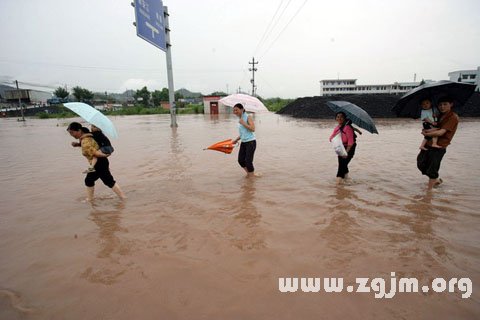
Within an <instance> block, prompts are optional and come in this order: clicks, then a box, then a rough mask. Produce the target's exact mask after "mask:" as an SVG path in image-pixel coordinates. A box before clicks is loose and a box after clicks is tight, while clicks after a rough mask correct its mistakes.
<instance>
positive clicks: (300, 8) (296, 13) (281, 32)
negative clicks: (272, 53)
mask: <svg viewBox="0 0 480 320" xmlns="http://www.w3.org/2000/svg"><path fill="white" fill-rule="evenodd" d="M307 1H308V0H305V1H304V2H303V4H302V5H301V6H300V7H299V8H298V10H297V12H295V14H294V15H293V17H292V18H291V19H290V21H288V23H287V24H286V25H285V27H284V28H283V29H282V31H280V33H279V34H278V36H277V37H276V38H275V40H273V42H272V43H271V44H270V46H269V47H268V49H267V50H265V52H264V53H263V54H262V56H261V58H263V57H264V56H265V55H266V54H267V52H268V51H269V50H270V49H271V48H272V46H273V45H274V44H275V42H277V40H278V38H280V36H281V35H282V34H283V32H284V31H285V30H286V29H287V27H288V26H289V25H290V23H292V21H293V19H295V17H296V16H297V15H298V13H299V12H300V10H302V8H303V7H304V6H305V4H306V3H307Z"/></svg>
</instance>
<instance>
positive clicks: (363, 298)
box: [0, 114, 480, 319]
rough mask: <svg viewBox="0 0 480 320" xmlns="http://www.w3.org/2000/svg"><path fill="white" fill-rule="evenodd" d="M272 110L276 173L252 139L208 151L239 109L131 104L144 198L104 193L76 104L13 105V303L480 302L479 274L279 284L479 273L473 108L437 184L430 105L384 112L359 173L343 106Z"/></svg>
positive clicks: (6, 179)
mask: <svg viewBox="0 0 480 320" xmlns="http://www.w3.org/2000/svg"><path fill="white" fill-rule="evenodd" d="M255 121H256V124H257V126H256V127H257V128H256V135H257V139H258V148H257V151H256V154H255V166H256V168H258V170H259V171H260V172H262V176H261V177H259V178H253V179H246V178H245V177H244V175H245V173H244V171H243V170H242V169H241V168H240V167H239V166H238V164H237V161H236V155H237V154H236V153H237V152H238V150H235V151H234V152H233V153H232V154H231V155H226V154H223V153H219V152H214V151H208V150H207V151H204V150H203V148H205V147H206V146H208V145H211V144H212V143H213V142H216V141H221V140H224V139H228V138H232V137H234V136H236V135H237V122H238V119H237V118H236V117H234V116H232V115H218V116H211V115H195V116H193V115H192V116H182V117H180V118H179V127H178V128H170V119H169V116H168V115H166V116H132V117H116V118H113V122H114V123H115V125H116V127H117V130H118V132H119V134H120V139H117V140H115V141H112V142H113V143H114V146H115V150H116V151H115V154H113V155H112V157H111V161H110V163H111V170H112V174H113V175H114V177H115V179H116V180H117V181H118V182H119V183H120V185H121V186H122V189H124V191H125V193H126V195H127V196H128V200H127V201H126V202H124V203H122V202H120V201H118V200H117V199H116V197H115V196H114V195H113V194H112V192H111V191H110V190H109V189H108V188H106V187H105V186H104V185H102V184H101V183H97V185H96V197H97V198H96V201H95V202H94V204H93V206H90V205H89V204H88V203H84V202H82V201H81V200H82V199H83V198H84V196H83V195H84V192H85V190H84V185H83V179H84V176H82V174H81V171H83V169H84V166H85V159H84V158H83V157H82V156H81V154H80V152H79V150H77V149H73V148H71V147H70V145H69V144H70V142H71V138H70V137H69V136H68V134H67V133H66V131H65V125H66V123H67V122H68V121H63V120H52V119H50V120H28V121H27V122H26V123H17V122H16V121H10V120H9V119H0V149H1V150H3V152H2V153H0V182H1V193H0V208H2V209H1V213H0V234H2V241H1V243H0V257H1V258H2V263H1V264H0V306H1V309H0V318H2V319H3V318H6V319H10V318H13V319H15V317H17V318H25V319H29V318H32V319H85V318H89V319H96V318H110V319H160V318H164V319H194V318H200V317H203V318H206V319H214V318H215V319H231V318H241V319H246V318H250V319H257V318H258V319H260V318H268V319H292V318H299V319H317V318H318V315H319V314H322V315H325V317H326V318H353V319H355V318H382V319H384V318H394V319H402V318H439V319H442V318H456V319H472V318H478V316H479V315H480V298H479V297H480V296H479V294H478V293H477V292H478V290H477V291H475V290H473V295H472V298H470V299H468V300H461V299H460V298H459V295H457V294H455V293H452V294H447V293H444V294H434V293H429V294H415V295H413V294H412V295H408V294H404V295H402V296H399V297H395V298H394V299H392V300H391V301H388V306H386V305H385V303H382V302H381V301H376V300H374V299H373V297H372V296H373V295H369V294H363V295H353V294H351V295H347V294H337V295H329V294H325V293H324V294H321V293H318V294H306V293H305V294H300V293H298V294H290V295H285V294H280V293H279V292H278V290H277V288H276V284H277V283H278V282H277V280H278V279H277V278H278V277H284V276H298V277H302V276H309V277H324V276H330V277H345V278H348V279H346V282H347V283H354V280H353V279H354V278H355V277H370V278H372V277H384V278H389V277H390V273H391V272H396V274H397V275H398V276H407V277H418V278H419V280H420V281H430V280H431V279H433V278H434V277H444V278H446V279H448V278H452V277H457V278H459V277H469V278H470V279H471V280H472V281H473V283H478V282H479V281H480V272H479V271H478V270H479V268H478V266H479V265H480V254H479V252H480V250H479V249H480V243H479V241H478V239H480V228H479V209H480V207H479V205H478V192H477V190H479V189H480V179H479V178H478V177H479V176H480V163H479V162H472V161H471V159H478V158H479V157H480V149H478V148H472V147H471V146H472V145H475V143H476V142H477V141H478V140H479V139H480V131H479V130H478V125H479V124H480V122H479V121H478V120H463V121H462V122H461V125H460V127H459V130H458V131H457V134H456V136H455V138H454V140H453V143H452V145H451V146H450V147H449V149H448V152H447V154H446V156H445V158H444V161H443V162H442V168H441V171H440V174H441V176H442V178H443V180H444V181H445V182H444V183H443V184H442V186H440V187H439V188H437V189H435V190H433V191H431V192H426V190H425V186H426V183H427V179H426V178H425V177H423V176H421V175H420V173H419V172H418V170H417V169H416V162H415V159H416V155H417V153H418V145H419V143H420V141H421V135H420V134H419V131H420V128H419V125H418V121H410V120H392V119H390V120H388V119H385V120H383V119H380V120H377V128H378V129H379V132H380V134H379V135H369V134H363V135H362V136H360V137H359V138H358V144H359V147H358V152H357V153H356V155H355V158H354V159H353V160H352V162H351V164H350V165H349V168H350V176H351V177H352V178H353V182H352V183H350V184H348V185H344V186H336V185H335V173H336V166H337V159H336V157H335V155H334V153H333V151H332V148H331V146H330V145H329V143H328V137H329V135H330V133H331V130H332V129H333V127H334V126H335V123H334V120H333V119H332V120H308V121H305V120H299V119H293V118H288V117H281V116H277V115H268V114H267V115H256V116H255ZM45 137H48V139H45ZM19 146H21V150H20V149H19ZM99 302H100V303H99ZM218 306H221V307H218ZM345 306H348V307H345ZM21 308H27V309H28V310H29V311H28V312H27V311H25V310H23V311H22V310H20V309H21ZM32 310H33V311H32ZM39 310H40V311H39ZM199 315H200V316H199Z"/></svg>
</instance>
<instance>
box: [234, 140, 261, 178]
mask: <svg viewBox="0 0 480 320" xmlns="http://www.w3.org/2000/svg"><path fill="white" fill-rule="evenodd" d="M256 148H257V141H256V140H253V141H249V142H242V143H241V144H240V151H239V152H238V163H239V164H240V166H241V167H242V168H247V171H248V172H253V171H254V170H255V168H254V167H253V155H254V154H255V149H256Z"/></svg>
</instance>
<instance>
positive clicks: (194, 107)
mask: <svg viewBox="0 0 480 320" xmlns="http://www.w3.org/2000/svg"><path fill="white" fill-rule="evenodd" d="M60 110H61V112H57V113H46V112H39V113H37V114H36V115H35V116H36V117H38V118H39V119H52V118H74V117H78V116H77V115H76V114H75V113H73V112H71V111H68V109H66V108H64V107H61V108H60ZM102 113H103V114H105V115H107V116H130V115H145V114H168V113H170V110H168V109H164V108H162V107H159V108H146V107H144V106H142V105H136V106H133V107H124V108H121V109H118V110H113V111H102ZM177 113H178V114H198V113H203V105H200V104H191V105H187V107H185V108H178V109H177Z"/></svg>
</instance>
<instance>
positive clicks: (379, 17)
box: [0, 0, 480, 98]
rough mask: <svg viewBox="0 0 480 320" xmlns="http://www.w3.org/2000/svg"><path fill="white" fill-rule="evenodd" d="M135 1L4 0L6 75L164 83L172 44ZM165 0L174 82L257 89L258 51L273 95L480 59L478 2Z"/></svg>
mask: <svg viewBox="0 0 480 320" xmlns="http://www.w3.org/2000/svg"><path fill="white" fill-rule="evenodd" d="M130 2H131V1H130V0H129V1H120V0H81V1H79V0H75V1H66V0H21V1H20V0H0V17H1V18H0V30H1V38H0V43H1V45H0V48H1V49H0V83H11V82H12V81H13V80H18V81H20V82H23V83H32V84H39V85H45V86H49V87H51V88H56V87H58V86H60V85H61V86H64V85H67V87H68V88H71V87H73V86H77V85H78V86H81V87H84V88H87V89H89V90H92V91H99V92H104V91H107V92H123V91H125V90H126V89H140V88H141V87H143V86H147V87H148V89H149V90H151V91H153V90H156V89H161V88H163V87H167V86H168V85H167V75H166V62H165V53H164V52H163V51H161V50H159V49H157V48H156V47H154V46H152V45H151V44H149V43H147V42H146V41H144V40H142V39H140V38H139V37H137V35H136V30H135V27H134V26H133V24H132V23H133V21H134V20H135V14H134V8H133V7H132V6H131V5H130ZM163 4H164V5H166V6H168V8H169V12H170V28H171V41H172V45H173V46H172V57H173V77H174V85H175V89H176V90H177V89H180V88H187V89H188V90H190V91H196V92H201V93H203V94H210V93H212V92H214V91H224V92H226V91H227V90H228V93H233V92H234V91H236V90H237V89H238V88H239V87H241V89H242V91H251V84H250V79H251V72H249V71H248V68H249V67H250V65H249V64H248V62H249V61H251V59H252V57H255V60H258V61H259V64H258V65H257V66H256V67H257V68H258V72H256V74H255V78H256V83H257V86H258V89H257V93H258V95H260V96H262V97H265V98H268V97H276V96H279V97H283V98H295V97H302V96H314V95H318V94H319V90H320V86H319V81H320V80H322V79H336V78H338V77H339V78H348V79H358V80H357V84H388V83H393V82H409V81H413V79H414V74H416V75H417V81H420V80H421V79H432V80H441V79H448V73H449V72H451V71H455V70H463V69H476V68H477V66H480V25H479V23H478V19H479V13H480V1H478V0H401V1H390V0H332V1H323V0H309V1H308V0H307V1H305V0H284V1H282V0H255V1H254V0H164V2H163ZM275 13H276V15H275ZM282 13H283V14H282ZM274 17H275V19H274ZM269 26H270V28H268V27H269ZM272 27H273V28H272ZM282 31H283V32H282ZM25 87H26V86H25Z"/></svg>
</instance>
